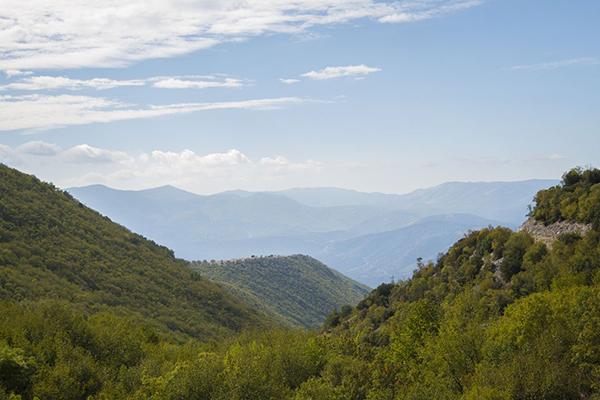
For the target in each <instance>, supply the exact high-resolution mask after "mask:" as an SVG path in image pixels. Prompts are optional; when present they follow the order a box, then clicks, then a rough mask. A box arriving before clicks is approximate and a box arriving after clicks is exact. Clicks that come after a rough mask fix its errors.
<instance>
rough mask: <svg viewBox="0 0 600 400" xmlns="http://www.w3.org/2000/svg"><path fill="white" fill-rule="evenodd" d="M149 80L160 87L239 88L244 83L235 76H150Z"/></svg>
mask: <svg viewBox="0 0 600 400" xmlns="http://www.w3.org/2000/svg"><path fill="white" fill-rule="evenodd" d="M208 78H210V77H208ZM151 81H152V82H153V83H152V86H154V87H157V88H161V89H209V88H239V87H242V86H244V85H245V82H244V81H242V80H241V79H236V78H225V79H214V78H213V79H207V78H203V77H193V76H191V77H161V78H152V79H151Z"/></svg>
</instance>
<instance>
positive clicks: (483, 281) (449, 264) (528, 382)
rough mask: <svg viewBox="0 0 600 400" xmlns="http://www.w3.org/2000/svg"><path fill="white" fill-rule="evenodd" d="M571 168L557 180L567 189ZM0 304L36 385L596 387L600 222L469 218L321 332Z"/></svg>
mask: <svg viewBox="0 0 600 400" xmlns="http://www.w3.org/2000/svg"><path fill="white" fill-rule="evenodd" d="M577 173H578V174H579V175H580V176H583V175H584V174H585V173H586V171H579V172H577ZM593 173H594V174H595V173H597V171H593ZM569 174H572V172H571V173H569ZM569 174H567V175H565V179H564V182H563V184H562V185H561V186H560V187H558V188H555V189H552V190H557V191H562V190H568V188H569V179H571V178H570V175H569ZM597 187H598V184H597V183H596V184H592V185H590V186H589V188H588V189H589V190H587V189H586V190H585V191H581V192H579V193H580V196H581V197H583V196H588V198H589V195H587V193H593V192H595V191H596V190H597ZM577 202H578V203H579V199H577ZM592 206H594V205H592ZM538 207H545V205H544V204H543V202H540V204H539V205H538ZM536 211H538V209H537V208H535V207H534V209H533V210H532V215H534V216H535V214H536ZM561 218H562V219H568V218H570V216H569V215H562V214H561ZM0 315H1V316H2V318H3V320H2V323H1V324H0V371H3V373H0V384H1V385H2V387H4V390H5V392H6V393H19V394H21V395H23V396H24V397H25V398H27V399H29V398H32V396H33V395H38V396H40V398H65V399H83V398H86V397H85V396H87V395H89V396H92V398H99V399H100V398H102V399H104V398H129V399H173V400H175V399H222V400H225V399H239V400H242V399H294V400H309V399H310V400H331V399H334V400H335V399H338V400H341V399H343V400H357V399H358V400H360V399H365V400H375V399H377V400H387V399H390V400H392V399H394V400H396V399H411V400H416V399H423V400H429V399H448V400H454V399H456V400H459V399H461V400H462V399H464V400H508V399H515V400H517V399H518V400H529V399H536V400H537V399H542V400H554V399H574V400H575V399H585V400H593V399H598V398H600V231H599V230H598V228H597V227H596V228H593V229H591V230H589V231H587V232H586V233H585V234H583V235H580V234H577V233H569V234H565V235H561V236H559V237H557V239H556V241H555V242H554V243H553V244H552V246H551V247H548V246H546V245H545V244H544V243H542V242H536V241H535V240H534V239H533V238H532V237H531V236H529V235H528V234H527V233H525V232H513V231H511V230H510V229H507V228H487V229H483V230H480V231H476V232H472V233H470V234H468V235H467V236H465V237H464V238H463V239H461V240H459V241H458V242H457V243H455V244H454V245H453V246H452V247H451V248H450V249H449V251H448V252H446V253H445V254H444V255H443V256H441V257H440V258H439V259H438V260H436V261H433V262H425V263H420V264H419V267H418V269H417V270H416V271H415V273H414V275H413V277H412V278H411V279H409V280H407V281H402V282H399V283H396V284H384V285H381V286H380V287H378V288H377V289H375V290H374V291H372V292H371V293H370V294H369V296H368V297H367V298H365V299H364V300H363V301H361V302H360V303H359V304H358V305H357V306H356V307H355V308H354V309H351V308H344V309H343V310H340V311H337V312H334V313H332V314H331V315H330V316H329V317H328V319H327V322H326V325H325V326H324V328H323V330H322V332H320V333H303V332H300V331H268V332H262V333H261V332H254V333H252V332H250V333H245V334H243V335H241V336H238V337H235V338H230V339H226V340H224V341H223V342H221V343H220V344H212V345H206V344H201V343H199V342H190V343H187V344H185V345H179V344H173V343H171V344H167V343H165V342H161V341H160V340H159V339H157V338H156V337H155V336H154V335H152V331H151V330H149V329H148V328H144V327H140V326H138V325H136V324H133V325H132V324H131V323H130V322H128V321H127V320H122V319H119V318H117V317H114V316H113V317H106V316H105V315H103V314H102V313H99V314H94V315H91V316H87V317H85V316H82V315H80V314H79V313H76V312H75V313H74V312H72V311H68V310H63V309H61V308H57V307H55V306H52V305H41V306H40V305H37V306H35V307H33V308H32V307H31V306H30V305H28V304H13V305H11V304H5V305H3V309H2V310H1V312H0ZM67 344H68V346H71V347H68V346H67ZM63 346H67V347H66V348H67V349H69V352H68V353H67V354H66V355H65V350H64V349H63ZM55 360H60V363H58V365H60V368H58V367H54V368H51V367H49V366H52V365H55V364H56V363H57V361H55ZM53 363H55V364H53ZM98 365H100V366H102V368H97V366H98ZM47 368H50V372H48V370H47ZM4 371H10V374H8V373H6V372H4ZM57 387H58V388H59V389H56V388H57ZM59 390H60V391H59ZM5 397H6V396H5ZM0 398H2V397H1V395H0Z"/></svg>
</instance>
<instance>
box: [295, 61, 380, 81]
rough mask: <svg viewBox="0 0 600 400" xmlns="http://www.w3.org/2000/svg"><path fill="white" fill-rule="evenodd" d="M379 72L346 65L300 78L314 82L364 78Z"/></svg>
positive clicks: (360, 66)
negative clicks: (342, 78) (354, 77)
mask: <svg viewBox="0 0 600 400" xmlns="http://www.w3.org/2000/svg"><path fill="white" fill-rule="evenodd" d="M379 71H381V69H380V68H374V67H369V66H366V65H364V64H361V65H348V66H345V67H326V68H323V69H321V70H319V71H310V72H307V73H305V74H303V75H302V76H303V77H305V78H309V79H314V80H326V79H335V78H341V77H344V76H365V75H369V74H372V73H374V72H379Z"/></svg>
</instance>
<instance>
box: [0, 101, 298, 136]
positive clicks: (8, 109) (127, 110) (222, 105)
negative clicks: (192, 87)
mask: <svg viewBox="0 0 600 400" xmlns="http://www.w3.org/2000/svg"><path fill="white" fill-rule="evenodd" d="M304 101H306V100H304V99H302V98H298V97H280V98H266V99H251V100H241V101H226V102H212V103H176V104H167V105H151V106H144V107H138V106H136V105H132V104H126V103H122V102H118V101H114V100H110V99H106V98H101V97H90V96H73V95H55V96H53V95H40V94H34V95H23V96H11V95H5V96H0V131H13V130H45V129H52V128H57V127H63V126H70V125H84V124H92V123H107V122H113V121H123V120H131V119H141V118H154V117H160V116H166V115H174V114H186V113H192V112H199V111H209V110H270V109H277V108H281V107H283V106H286V105H290V104H298V103H302V102H304Z"/></svg>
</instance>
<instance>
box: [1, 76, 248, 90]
mask: <svg viewBox="0 0 600 400" xmlns="http://www.w3.org/2000/svg"><path fill="white" fill-rule="evenodd" d="M147 84H152V86H154V87H156V88H162V89H207V88H238V87H242V86H244V85H245V84H246V82H245V81H243V80H241V79H236V78H230V77H217V76H183V77H178V76H171V77H170V76H158V77H152V78H148V79H129V80H115V79H109V78H93V79H72V78H67V77H64V76H30V77H26V78H22V79H20V80H18V81H16V82H11V83H9V84H6V85H1V86H0V90H57V89H62V90H81V89H96V90H105V89H113V88H116V87H126V86H145V85H147Z"/></svg>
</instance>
